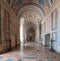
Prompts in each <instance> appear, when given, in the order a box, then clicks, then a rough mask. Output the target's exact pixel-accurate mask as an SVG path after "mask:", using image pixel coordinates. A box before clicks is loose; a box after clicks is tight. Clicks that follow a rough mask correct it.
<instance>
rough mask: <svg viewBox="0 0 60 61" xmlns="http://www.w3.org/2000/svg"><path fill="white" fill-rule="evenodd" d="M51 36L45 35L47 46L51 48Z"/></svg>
mask: <svg viewBox="0 0 60 61" xmlns="http://www.w3.org/2000/svg"><path fill="white" fill-rule="evenodd" d="M49 41H50V34H46V35H45V46H47V47H49Z"/></svg>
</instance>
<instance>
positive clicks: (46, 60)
mask: <svg viewBox="0 0 60 61" xmlns="http://www.w3.org/2000/svg"><path fill="white" fill-rule="evenodd" d="M0 61H60V55H59V54H57V53H56V52H53V51H49V49H48V48H46V47H44V46H42V45H40V44H38V43H32V44H31V45H27V46H24V48H23V50H21V49H20V47H19V46H17V47H15V48H14V49H13V50H12V51H10V52H7V53H4V54H0Z"/></svg>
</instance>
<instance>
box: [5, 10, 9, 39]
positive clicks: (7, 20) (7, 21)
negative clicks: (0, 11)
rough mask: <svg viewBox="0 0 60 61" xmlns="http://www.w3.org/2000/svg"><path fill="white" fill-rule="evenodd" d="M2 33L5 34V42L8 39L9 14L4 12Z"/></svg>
mask: <svg viewBox="0 0 60 61" xmlns="http://www.w3.org/2000/svg"><path fill="white" fill-rule="evenodd" d="M4 32H5V40H8V39H9V13H8V11H6V10H4Z"/></svg>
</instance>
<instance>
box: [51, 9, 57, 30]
mask: <svg viewBox="0 0 60 61" xmlns="http://www.w3.org/2000/svg"><path fill="white" fill-rule="evenodd" d="M56 17H57V16H56V10H55V11H54V12H53V13H52V30H56V25H57V21H56Z"/></svg>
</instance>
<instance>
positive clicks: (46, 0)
mask: <svg viewBox="0 0 60 61" xmlns="http://www.w3.org/2000/svg"><path fill="white" fill-rule="evenodd" d="M54 1H55V0H7V2H8V4H9V5H10V6H11V8H12V10H13V11H14V12H15V14H16V15H17V14H18V13H19V11H20V9H21V8H23V7H24V6H28V5H33V6H36V7H38V8H40V9H41V11H42V12H43V13H44V15H45V14H46V13H47V11H48V10H49V8H50V7H51V5H52V3H53V2H54Z"/></svg>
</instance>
